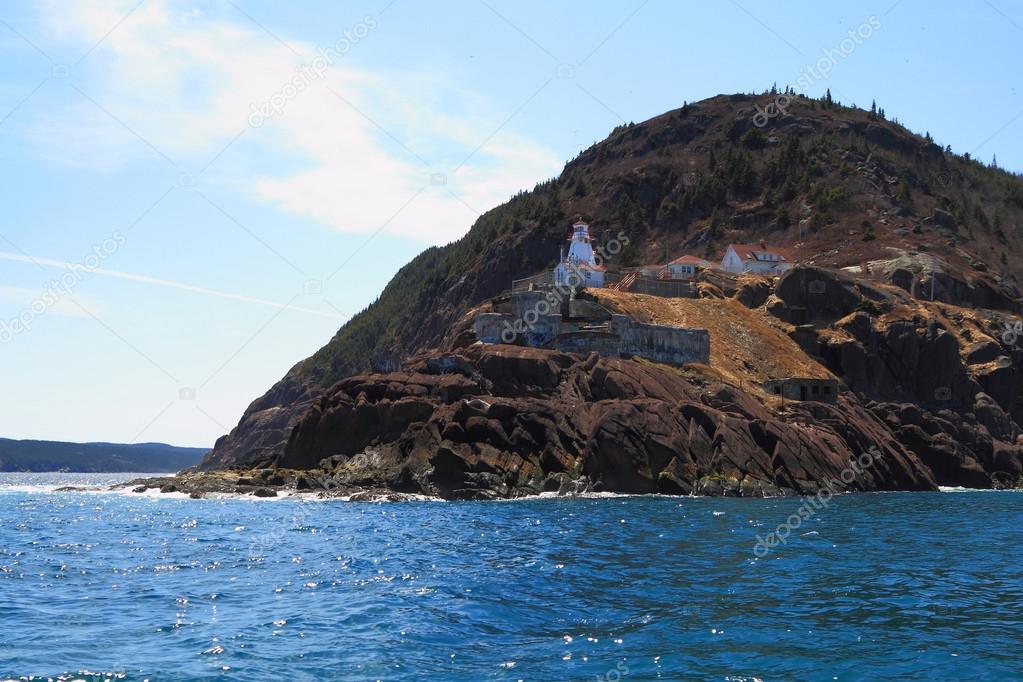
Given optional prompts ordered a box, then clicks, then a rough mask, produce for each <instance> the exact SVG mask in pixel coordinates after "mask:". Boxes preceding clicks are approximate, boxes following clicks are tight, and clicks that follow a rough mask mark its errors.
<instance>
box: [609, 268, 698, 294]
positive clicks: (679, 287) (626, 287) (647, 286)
mask: <svg viewBox="0 0 1023 682" xmlns="http://www.w3.org/2000/svg"><path fill="white" fill-rule="evenodd" d="M629 280H632V281H631V282H630V281H629ZM619 284H620V286H614V285H619ZM605 286H606V287H607V288H609V289H610V288H616V289H618V290H619V291H628V292H629V293H632V294H647V295H648V296H660V297H662V298H696V296H697V291H696V285H695V284H694V283H693V282H686V281H683V280H676V279H655V278H653V277H639V276H635V273H632V274H626V275H618V274H612V273H608V275H607V278H606V279H605Z"/></svg>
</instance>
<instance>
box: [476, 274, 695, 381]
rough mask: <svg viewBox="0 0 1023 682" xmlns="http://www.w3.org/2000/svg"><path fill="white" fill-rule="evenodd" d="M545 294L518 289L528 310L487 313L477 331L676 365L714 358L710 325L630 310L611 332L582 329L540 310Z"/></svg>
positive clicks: (488, 336) (505, 339) (516, 302)
mask: <svg viewBox="0 0 1023 682" xmlns="http://www.w3.org/2000/svg"><path fill="white" fill-rule="evenodd" d="M541 299H542V295H541V296H537V295H534V292H527V293H525V294H522V295H520V294H518V293H516V294H515V295H514V296H513V297H512V308H513V309H515V310H522V311H524V312H523V314H522V315H517V314H508V313H481V314H480V315H478V316H477V317H476V322H475V331H476V337H477V338H478V339H479V340H480V341H481V342H483V343H524V344H526V345H527V346H533V347H536V348H556V349H557V350H562V351H566V352H572V353H588V352H591V351H596V352H598V353H600V354H601V355H606V356H608V357H619V356H621V357H631V356H638V357H641V358H647V359H648V360H653V361H655V362H664V363H668V364H674V365H682V364H685V363H687V362H700V363H703V364H707V363H709V362H710V333H709V332H708V331H707V330H706V329H686V328H682V327H667V326H662V325H656V324H642V323H639V322H636V321H634V320H633V319H632V318H631V317H629V316H628V315H611V316H610V318H611V320H610V322H609V323H608V330H607V331H606V332H604V331H595V330H580V324H579V322H578V321H577V320H569V321H563V320H562V318H561V315H558V314H547V315H540V314H537V312H536V309H537V308H536V303H537V302H538V301H539V300H541ZM574 303H581V302H578V301H577V302H574ZM584 307H585V306H580V308H584ZM597 307H599V306H597ZM601 310H604V309H603V308H601ZM578 312H582V310H581V309H580V310H578ZM606 314H607V313H606V311H604V315H606ZM604 319H606V317H604Z"/></svg>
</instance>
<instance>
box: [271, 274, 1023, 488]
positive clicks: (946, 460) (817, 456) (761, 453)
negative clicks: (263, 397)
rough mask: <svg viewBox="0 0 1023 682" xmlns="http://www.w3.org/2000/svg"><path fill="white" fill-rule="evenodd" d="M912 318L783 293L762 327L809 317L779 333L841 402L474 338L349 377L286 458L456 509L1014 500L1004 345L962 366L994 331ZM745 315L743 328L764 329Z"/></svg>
mask: <svg viewBox="0 0 1023 682" xmlns="http://www.w3.org/2000/svg"><path fill="white" fill-rule="evenodd" d="M810 282H815V283H817V284H816V286H813V287H808V286H807V285H808V284H809V283H810ZM821 284H823V289H822V288H821ZM751 286H752V284H750V283H747V284H746V285H744V286H739V287H737V288H736V296H737V297H739V296H741V295H742V294H741V292H742V291H745V290H747V289H748V288H750V287H751ZM808 289H809V290H811V291H813V292H814V293H813V294H811V295H810V297H809V298H808V297H807V295H806V291H807V290H808ZM635 299H636V305H637V306H639V305H641V304H643V303H651V304H652V303H653V302H652V301H648V300H646V299H648V297H643V296H635ZM616 300H618V302H619V304H620V305H623V304H627V302H628V300H629V299H628V296H623V295H619V296H618V297H617V299H616ZM935 305H937V304H935ZM872 306H873V308H872ZM863 308H868V309H872V310H873V312H874V313H875V314H873V315H871V314H869V313H867V312H864V310H863ZM920 310H921V304H919V303H917V302H914V301H913V300H912V299H910V298H909V297H908V296H906V295H905V294H904V293H903V292H901V291H900V290H899V289H897V288H878V287H874V286H871V285H869V284H864V283H860V282H856V281H854V280H852V279H851V278H849V277H845V276H840V275H836V274H835V273H832V272H829V271H826V270H822V269H819V268H812V267H810V268H797V269H796V270H794V271H792V272H790V273H789V274H787V275H786V276H785V277H783V278H782V279H781V281H780V282H779V284H778V285H777V288H776V289H775V291H774V293H773V294H772V296H771V298H770V301H769V302H768V303H765V304H764V305H763V307H762V308H761V309H760V310H759V311H755V312H754V313H751V314H752V315H762V316H763V317H764V318H768V317H773V316H780V317H782V318H784V317H787V316H792V315H796V314H797V312H798V315H799V316H801V317H802V318H804V319H812V320H814V323H812V324H804V325H802V326H800V327H795V326H783V327H782V329H784V330H786V331H787V332H788V334H790V335H791V337H792V338H793V339H795V340H796V341H797V342H799V343H801V344H802V345H803V347H804V350H803V351H800V350H799V349H798V348H797V349H795V350H794V351H793V350H788V351H787V352H789V353H794V354H799V353H802V352H806V353H807V355H806V358H807V359H810V358H814V357H816V358H817V359H818V360H819V362H820V363H821V364H822V365H824V366H826V367H828V368H830V369H831V370H832V371H833V372H834V373H835V374H836V375H837V376H841V377H844V378H845V381H844V386H843V390H842V391H841V393H840V395H839V397H838V400H837V402H836V403H834V404H832V403H822V402H809V401H807V402H799V401H794V402H793V401H789V402H786V401H783V400H779V399H777V398H776V397H775V396H771V395H767V394H765V393H764V392H763V391H762V390H761V389H760V387H759V386H758V385H757V383H756V381H755V380H754V372H753V370H752V369H750V370H749V374H747V375H746V378H747V379H748V380H750V383H746V384H745V385H744V388H739V387H737V386H735V385H730V384H729V383H726V382H725V381H723V380H721V378H720V375H718V374H715V373H714V372H713V371H711V370H713V369H714V367H713V365H714V364H715V361H714V360H712V366H711V367H709V368H705V367H702V366H689V367H687V368H686V369H678V368H671V367H668V366H665V365H658V364H654V363H648V362H643V361H637V360H628V359H620V358H603V357H598V356H597V355H596V354H593V355H590V356H585V357H584V356H580V355H572V354H563V353H558V352H555V351H549V350H542V349H533V348H524V347H516V346H502V345H493V346H484V345H480V344H473V345H470V346H467V347H463V348H460V349H458V350H457V352H456V353H448V354H444V355H442V354H441V353H439V352H435V353H432V354H429V355H427V356H425V357H420V358H418V359H416V360H415V361H413V362H412V363H411V364H409V365H408V366H407V367H406V368H405V369H404V370H403V371H400V372H391V373H386V374H368V375H358V376H354V377H350V378H347V379H344V380H342V381H340V382H338V383H337V384H336V385H334V386H333V387H332V388H331V389H329V390H328V391H326V392H325V393H324V394H323V395H322V396H320V397H319V398H318V399H316V400H315V401H313V402H312V404H311V405H310V406H309V408H308V409H307V410H306V411H305V413H304V415H303V416H302V418H301V419H300V420H299V421H298V423H297V426H296V427H295V429H294V431H293V432H292V435H291V438H290V440H289V441H288V443H287V445H286V447H285V448H284V450H283V453H282V454H281V456H280V457H279V458H278V459H277V460H276V462H275V463H276V464H277V465H279V466H281V467H283V468H288V469H303V470H312V471H315V472H316V476H318V477H319V478H317V479H316V480H317V481H318V483H317V485H320V486H322V487H323V488H324V489H330V488H332V487H337V488H341V489H345V490H350V489H353V488H359V487H367V488H371V489H387V490H396V491H400V492H415V493H423V494H429V495H438V496H441V497H448V498H451V497H454V498H489V497H505V496H515V495H522V494H531V493H538V492H541V491H545V490H546V491H552V490H562V491H564V490H566V489H567V490H596V491H611V492H622V493H652V492H660V493H669V494H691V493H695V494H734V495H769V494H792V493H801V494H806V493H813V492H816V491H818V490H819V489H820V488H821V486H822V484H824V483H825V482H827V481H842V485H841V486H840V487H839V489H847V490H926V489H933V488H934V487H936V486H937V485H965V486H970V487H985V488H986V487H996V486H1019V485H1020V484H1021V482H1023V447H1021V446H1020V445H1019V444H1018V443H1017V439H1018V438H1019V435H1020V429H1019V427H1018V426H1017V423H1016V421H1015V417H1014V416H1013V415H1014V414H1015V413H1017V412H1018V410H1019V406H1018V404H1017V403H1016V395H1017V393H1018V388H1019V386H1018V382H1019V379H1018V375H1015V374H1014V375H1013V376H1011V377H1010V376H1000V378H999V380H998V381H1001V382H1004V384H997V385H998V387H999V388H1000V389H1001V393H999V394H998V397H999V398H1001V399H1002V401H999V399H998V398H996V397H993V396H992V395H991V394H989V393H987V392H985V390H984V385H983V384H982V383H981V382H987V383H989V384H990V383H992V381H993V379H992V378H991V376H992V372H994V373H995V374H997V373H998V372H999V371H1001V370H997V369H995V365H999V363H997V362H994V363H992V365H991V366H990V367H989V366H986V365H984V364H983V363H975V364H969V363H970V362H971V361H974V360H982V359H985V358H987V357H988V356H990V355H992V354H994V353H995V352H996V351H998V354H997V355H995V358H997V357H1004V356H1002V355H1001V354H1000V352H1001V351H1006V352H1011V349H1007V348H1003V347H1002V346H1001V345H999V341H997V340H996V339H995V338H992V337H985V339H984V340H982V341H981V342H980V344H981V345H980V348H987V347H988V345H990V344H994V346H996V348H994V349H992V350H989V351H987V354H986V355H985V354H983V353H981V354H980V355H978V352H977V350H976V349H971V350H970V351H968V352H964V349H963V347H962V345H961V343H960V341H959V336H960V335H962V334H963V333H966V332H968V333H970V334H971V335H972V336H974V337H977V336H979V335H981V334H983V332H982V331H981V328H980V326H976V325H975V322H976V320H975V319H974V321H973V322H969V323H967V322H966V320H965V318H963V319H961V320H958V322H957V325H958V326H957V327H955V328H954V329H953V328H950V326H944V325H942V324H941V323H939V322H938V321H937V318H935V317H924V316H922V315H921V314H920ZM941 310H942V311H943V312H944V314H946V315H950V314H951V315H954V314H956V312H955V311H954V310H953V309H951V308H949V307H941ZM769 311H770V312H769ZM966 312H967V311H961V313H960V314H965V313H966ZM737 319H738V318H737ZM750 319H752V318H747V319H746V327H747V331H751V332H754V333H757V332H758V328H757V327H756V326H755V325H754V324H753V323H752V322H750V321H749V320H750ZM953 319H954V318H953V317H950V318H949V322H950V323H951V322H952V321H953ZM766 322H767V321H766V320H765V323H766ZM980 324H981V325H983V324H984V321H983V320H981V322H980ZM971 327H974V328H973V329H970V328H971ZM760 335H761V337H762V338H765V341H770V340H769V339H766V337H767V336H768V335H767V334H766V333H764V332H760ZM717 343H724V344H727V343H729V340H728V339H718V340H717ZM441 357H443V358H444V360H445V361H444V362H443V363H442V362H439V359H440V358H441ZM794 361H795V358H789V359H788V362H790V363H792V362H794ZM765 362H768V360H766V359H765ZM720 364H721V365H722V366H721V367H720V369H722V370H724V369H728V368H726V367H724V365H725V364H726V363H720ZM740 364H747V365H748V364H750V362H749V360H747V359H743V360H741V361H740ZM1001 364H1004V361H1003V362H1002V363H1001ZM441 367H445V368H453V369H452V370H450V371H445V372H444V373H441V370H440V369H439V368H441ZM733 369H734V368H733ZM739 371H741V370H739ZM733 376H734V375H733ZM740 383H741V382H740ZM992 385H993V384H992ZM870 395H875V396H887V397H888V399H886V400H872V399H870V398H869V397H868V396H870ZM872 450H873V451H876V453H877V455H876V456H875V457H873V458H872V464H871V466H869V467H866V468H865V469H864V470H863V471H862V472H856V475H855V476H853V477H852V478H851V479H850V476H851V475H850V474H848V472H847V470H848V469H849V467H850V462H851V461H853V460H855V459H857V458H858V457H860V456H862V455H863V453H866V452H868V451H872ZM843 472H846V479H848V480H846V479H843V478H842V474H843Z"/></svg>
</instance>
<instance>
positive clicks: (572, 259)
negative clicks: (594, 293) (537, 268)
mask: <svg viewBox="0 0 1023 682" xmlns="http://www.w3.org/2000/svg"><path fill="white" fill-rule="evenodd" d="M569 241H570V244H569V247H568V256H564V255H562V258H561V262H560V263H558V266H557V267H556V268H554V284H556V285H558V286H584V287H595V288H598V289H599V288H603V286H604V271H605V270H606V269H607V268H605V267H604V266H603V265H597V261H596V258H594V256H593V246H592V244H591V243H590V241H591V237H590V226H589V225H587V224H586V223H584V222H583V221H582V219H581V218H580V219H579V220H578V221H577V222H576V223H575V224H574V225H572V236H571V238H570V239H569Z"/></svg>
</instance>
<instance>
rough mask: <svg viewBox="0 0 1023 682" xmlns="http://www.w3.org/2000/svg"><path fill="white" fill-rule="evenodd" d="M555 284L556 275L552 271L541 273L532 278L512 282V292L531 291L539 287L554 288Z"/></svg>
mask: <svg viewBox="0 0 1023 682" xmlns="http://www.w3.org/2000/svg"><path fill="white" fill-rule="evenodd" d="M553 284H554V273H553V272H551V271H547V272H541V273H540V274H539V275H533V276H532V277H523V278H522V279H515V280H512V288H511V290H512V291H529V290H530V289H533V288H535V287H539V286H552V285H553Z"/></svg>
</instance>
